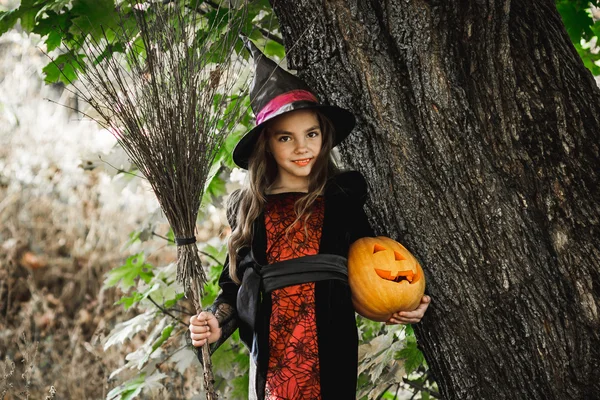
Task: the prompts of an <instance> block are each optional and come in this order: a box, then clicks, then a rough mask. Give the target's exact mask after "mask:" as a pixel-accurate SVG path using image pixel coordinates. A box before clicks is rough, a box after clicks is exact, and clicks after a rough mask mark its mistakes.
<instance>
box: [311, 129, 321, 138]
mask: <svg viewBox="0 0 600 400" xmlns="http://www.w3.org/2000/svg"><path fill="white" fill-rule="evenodd" d="M308 136H309V137H311V138H314V137H317V136H319V132H317V131H313V132H309V134H308Z"/></svg>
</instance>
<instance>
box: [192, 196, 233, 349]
mask: <svg viewBox="0 0 600 400" xmlns="http://www.w3.org/2000/svg"><path fill="white" fill-rule="evenodd" d="M239 194H240V190H239V189H238V190H236V191H234V192H233V193H231V195H230V197H229V199H228V202H227V221H228V223H229V226H230V227H231V229H235V226H236V215H237V209H238V205H239ZM219 286H220V288H221V291H220V293H219V295H218V296H217V298H216V299H215V301H214V302H213V304H212V305H211V306H209V307H208V308H207V310H206V311H207V312H206V313H200V314H199V315H198V316H196V317H195V318H194V317H192V318H194V320H193V321H192V319H190V335H191V336H192V340H195V339H194V336H193V335H194V334H201V335H200V336H198V337H199V338H201V339H200V341H202V339H204V336H207V335H206V333H207V332H208V331H210V335H208V336H210V337H209V340H208V342H209V343H210V344H211V346H210V350H211V354H212V353H214V352H215V351H216V350H217V349H218V348H219V346H220V345H221V344H222V343H223V342H225V340H227V338H229V336H231V334H232V333H233V332H235V330H236V329H237V328H238V319H237V310H236V301H237V293H238V290H239V286H238V284H237V283H235V282H234V281H233V280H232V279H231V276H230V275H229V255H227V256H226V257H225V262H224V263H223V271H222V272H221V276H220V277H219ZM207 324H208V325H207ZM193 325H195V326H196V327H195V328H194V329H192V327H193ZM201 326H203V327H202V328H201ZM207 328H210V329H207ZM217 330H218V335H217V334H216V332H215V331H217Z"/></svg>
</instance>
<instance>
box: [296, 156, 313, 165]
mask: <svg viewBox="0 0 600 400" xmlns="http://www.w3.org/2000/svg"><path fill="white" fill-rule="evenodd" d="M311 160H312V158H303V159H301V160H294V161H293V162H294V163H295V164H298V165H300V166H301V167H303V166H305V165H308V163H310V161H311Z"/></svg>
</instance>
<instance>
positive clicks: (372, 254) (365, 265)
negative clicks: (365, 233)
mask: <svg viewBox="0 0 600 400" xmlns="http://www.w3.org/2000/svg"><path fill="white" fill-rule="evenodd" d="M392 254H393V257H392ZM348 282H349V284H350V289H351V290H352V302H353V304H354V308H355V309H356V312H358V313H359V314H360V315H362V316H363V317H366V318H369V319H371V320H374V321H381V322H383V321H387V320H388V319H389V317H390V316H391V314H392V313H394V312H396V311H410V310H414V309H415V308H416V307H417V306H418V305H419V303H420V302H421V298H422V297H423V294H424V292H425V277H424V275H423V270H422V268H421V266H420V265H419V263H418V261H417V260H416V258H415V257H414V256H413V255H412V254H411V253H410V252H409V251H408V250H407V249H406V248H405V247H404V246H402V245H401V244H400V243H398V242H396V241H395V240H393V239H390V238H386V237H384V236H379V237H376V238H373V237H365V238H361V239H358V240H357V241H355V242H354V243H352V245H351V246H350V251H349V253H348Z"/></svg>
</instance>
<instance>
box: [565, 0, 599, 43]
mask: <svg viewBox="0 0 600 400" xmlns="http://www.w3.org/2000/svg"><path fill="white" fill-rule="evenodd" d="M589 3H590V2H589V1H581V0H576V1H572V0H559V1H557V2H556V8H557V9H558V12H559V13H560V15H561V17H562V20H563V23H564V24H565V28H566V29H567V33H568V34H569V37H570V38H571V41H572V42H573V43H579V41H580V40H581V39H582V38H584V39H586V40H590V39H591V38H592V37H593V34H592V30H591V29H590V27H591V26H592V25H593V24H594V20H593V19H592V17H591V15H590V14H589V12H588V10H589Z"/></svg>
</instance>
